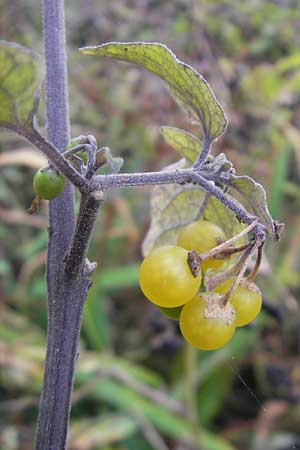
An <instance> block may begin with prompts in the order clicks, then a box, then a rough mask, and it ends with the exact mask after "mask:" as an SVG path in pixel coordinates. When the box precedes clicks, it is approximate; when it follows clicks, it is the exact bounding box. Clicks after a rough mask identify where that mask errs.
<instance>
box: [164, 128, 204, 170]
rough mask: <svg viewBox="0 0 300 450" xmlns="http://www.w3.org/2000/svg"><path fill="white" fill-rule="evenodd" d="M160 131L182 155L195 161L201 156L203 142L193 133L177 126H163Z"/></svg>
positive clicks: (168, 142)
mask: <svg viewBox="0 0 300 450" xmlns="http://www.w3.org/2000/svg"><path fill="white" fill-rule="evenodd" d="M160 132H161V134H162V136H163V138H164V140H165V142H166V143H167V144H168V145H170V147H172V148H173V149H174V150H176V151H177V152H178V153H179V154H180V155H181V156H183V157H184V158H186V159H187V160H188V161H190V162H191V163H194V162H195V161H196V159H197V158H198V156H199V153H200V150H201V146H202V143H201V141H200V140H199V139H198V138H197V137H196V136H194V135H193V134H190V133H187V132H186V131H184V130H180V129H179V128H175V127H161V128H160Z"/></svg>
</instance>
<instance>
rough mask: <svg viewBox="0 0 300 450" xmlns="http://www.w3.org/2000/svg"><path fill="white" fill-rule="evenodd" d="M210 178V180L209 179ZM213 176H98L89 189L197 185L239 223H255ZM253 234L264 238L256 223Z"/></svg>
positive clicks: (171, 173) (189, 173)
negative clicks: (216, 200)
mask: <svg viewBox="0 0 300 450" xmlns="http://www.w3.org/2000/svg"><path fill="white" fill-rule="evenodd" d="M210 176H211V179H210V178H209V177H210ZM214 176H215V174H210V173H209V172H207V171H204V173H202V172H201V169H196V170H194V169H193V168H191V169H181V170H170V171H161V172H148V173H128V174H127V173H121V174H109V175H98V176H95V177H94V178H93V179H92V180H91V182H92V183H91V184H92V186H91V188H92V189H99V190H106V189H109V188H125V187H129V186H149V185H160V184H173V183H178V184H188V183H193V184H197V185H198V186H199V187H201V188H202V189H203V190H204V191H205V192H207V193H208V194H211V195H213V196H214V197H216V198H217V199H218V200H220V202H222V203H223V205H225V206H226V207H227V208H229V209H231V211H233V212H234V213H235V215H236V216H237V218H238V219H239V220H240V221H241V222H244V223H245V224H248V225H249V224H252V223H253V222H255V221H257V218H256V217H255V216H253V215H252V214H250V213H248V211H247V210H246V209H245V208H244V207H243V206H242V205H241V204H240V203H239V202H238V201H236V200H234V199H233V198H232V197H229V196H228V195H226V194H225V193H224V192H223V191H222V189H220V188H219V187H218V186H216V185H215V183H213V179H214ZM206 177H207V178H206ZM253 232H254V234H255V236H256V237H257V238H258V239H259V240H261V241H263V239H264V236H265V232H264V226H263V225H261V224H259V223H258V224H257V225H256V227H255V228H254V229H253Z"/></svg>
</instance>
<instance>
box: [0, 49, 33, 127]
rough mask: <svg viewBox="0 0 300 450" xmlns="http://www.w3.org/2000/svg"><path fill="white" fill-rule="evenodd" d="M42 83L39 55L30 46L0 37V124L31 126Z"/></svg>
mask: <svg viewBox="0 0 300 450" xmlns="http://www.w3.org/2000/svg"><path fill="white" fill-rule="evenodd" d="M40 87H41V59H40V57H39V56H38V55H37V54H36V53H34V52H33V51H32V50H30V49H28V48H25V47H23V46H21V45H19V44H16V43H13V42H6V41H0V126H3V127H6V128H11V129H14V130H15V131H17V132H21V131H22V129H24V128H31V126H32V123H33V120H34V116H35V114H36V111H37V107H38V102H39V95H40Z"/></svg>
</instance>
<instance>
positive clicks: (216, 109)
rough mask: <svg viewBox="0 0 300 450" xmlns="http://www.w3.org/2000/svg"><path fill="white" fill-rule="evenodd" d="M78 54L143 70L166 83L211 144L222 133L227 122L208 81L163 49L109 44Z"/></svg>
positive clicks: (156, 45) (152, 46)
mask: <svg viewBox="0 0 300 450" xmlns="http://www.w3.org/2000/svg"><path fill="white" fill-rule="evenodd" d="M80 51H81V52H82V53H84V54H86V55H99V56H106V57H109V58H115V59H119V60H122V61H129V62H132V63H135V64H138V65H140V66H142V67H145V68H146V69H148V70H149V71H150V72H153V73H155V74H156V75H158V76H159V77H160V78H161V79H162V80H164V81H165V82H166V83H167V86H168V89H169V91H170V93H171V94H172V95H173V97H174V98H175V100H176V101H177V103H178V104H179V105H180V106H181V107H182V108H183V109H184V110H185V111H186V112H187V113H188V114H189V115H190V116H191V117H192V118H193V120H196V122H197V123H200V124H201V125H202V129H203V133H204V136H205V138H207V139H209V140H211V141H212V140H214V139H215V138H216V137H218V136H220V135H221V134H222V133H223V132H224V130H225V128H226V125H227V120H226V118H225V115H224V111H223V109H222V107H221V106H220V104H219V102H218V101H217V100H216V98H215V96H214V93H213V92H212V90H211V88H210V86H209V84H208V83H207V81H206V80H205V79H204V78H203V77H202V76H201V75H200V74H199V73H198V72H196V70H194V69H193V68H192V67H190V66H189V65H187V64H185V63H184V62H182V61H180V60H179V59H178V58H177V57H176V56H175V55H174V53H173V52H172V51H171V50H170V49H168V47H166V46H165V45H162V44H156V43H145V42H130V43H122V42H110V43H107V44H102V45H96V46H92V47H83V48H81V49H80Z"/></svg>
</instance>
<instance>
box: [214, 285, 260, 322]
mask: <svg viewBox="0 0 300 450" xmlns="http://www.w3.org/2000/svg"><path fill="white" fill-rule="evenodd" d="M234 281H235V278H234V277H231V278H228V279H227V280H225V281H223V282H222V283H220V284H218V286H216V287H215V288H214V292H217V293H219V294H225V293H226V292H228V291H229V289H230V288H231V286H232V285H233V283H234ZM229 301H230V303H231V304H232V306H233V307H234V309H235V311H236V321H235V325H236V326H237V327H242V326H244V325H247V324H248V323H250V322H252V321H253V320H255V319H256V317H257V316H258V314H259V312H260V310H261V306H262V295H261V291H260V289H259V288H258V287H257V286H256V285H255V284H254V283H253V282H248V281H246V280H243V281H242V282H241V283H240V284H239V285H238V286H237V288H236V289H235V290H234V291H233V293H232V294H231V296H230V298H229Z"/></svg>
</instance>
